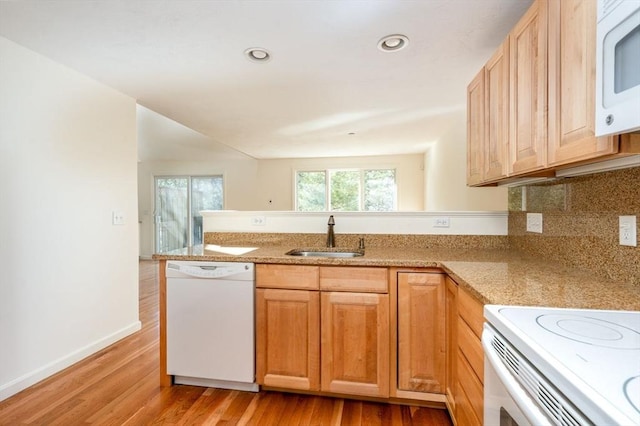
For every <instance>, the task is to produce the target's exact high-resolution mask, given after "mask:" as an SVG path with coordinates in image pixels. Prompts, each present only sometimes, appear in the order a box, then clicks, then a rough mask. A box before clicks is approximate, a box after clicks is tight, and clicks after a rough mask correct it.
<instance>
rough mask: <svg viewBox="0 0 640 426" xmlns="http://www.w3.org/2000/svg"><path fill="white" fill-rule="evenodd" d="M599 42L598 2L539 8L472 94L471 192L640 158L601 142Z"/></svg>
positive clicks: (538, 0)
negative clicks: (588, 164)
mask: <svg viewBox="0 0 640 426" xmlns="http://www.w3.org/2000/svg"><path fill="white" fill-rule="evenodd" d="M595 36H596V1H595V0H535V1H534V2H533V4H532V5H531V7H530V8H529V10H528V11H527V12H526V13H525V15H524V16H523V17H522V18H521V19H520V21H519V22H518V23H517V24H516V26H515V27H514V28H513V29H512V31H511V33H510V34H509V36H508V37H507V38H506V39H505V41H504V42H503V44H502V45H501V46H500V47H499V48H498V50H497V52H496V53H495V54H494V56H493V57H492V58H491V59H490V60H489V62H487V64H486V65H485V66H484V67H483V68H482V70H481V71H480V73H479V74H478V75H477V76H476V77H475V78H474V79H473V81H472V82H471V83H470V85H469V87H468V89H467V103H468V116H467V126H468V132H467V133H468V140H467V144H468V149H467V156H468V159H467V163H468V165H469V167H468V173H467V184H468V185H471V186H480V185H489V184H495V183H497V182H503V181H506V180H508V179H511V178H516V177H522V176H553V175H554V173H555V170H556V169H559V168H562V167H568V166H573V165H577V164H579V163H586V162H593V161H599V160H603V159H607V158H611V157H612V156H613V155H616V154H623V155H624V154H631V153H636V152H638V143H636V144H631V143H628V142H627V141H626V140H625V139H624V138H622V139H621V138H620V137H619V136H609V137H602V138H596V137H595V104H594V102H595V53H596V41H595V40H596V39H595ZM506 52H508V55H507V54H506ZM480 96H483V97H484V103H481V102H480V101H479V97H480ZM621 140H622V142H621Z"/></svg>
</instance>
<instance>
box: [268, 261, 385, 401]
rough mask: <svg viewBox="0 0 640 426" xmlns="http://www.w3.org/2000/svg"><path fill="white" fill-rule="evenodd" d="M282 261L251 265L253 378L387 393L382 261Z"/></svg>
mask: <svg viewBox="0 0 640 426" xmlns="http://www.w3.org/2000/svg"><path fill="white" fill-rule="evenodd" d="M288 268H290V266H288V265H256V286H257V287H258V288H257V290H256V293H257V297H256V321H257V327H256V330H257V331H256V332H257V336H256V352H257V353H256V378H257V382H258V383H259V384H261V385H264V386H272V387H278V388H286V389H293V390H306V391H322V392H331V393H341V394H350V395H362V396H370V397H382V398H386V397H388V396H389V296H388V294H387V293H388V270H387V268H353V267H330V266H322V267H318V266H305V267H301V266H296V267H295V268H296V269H295V272H296V273H295V274H292V275H291V276H290V275H288V274H287V270H288ZM304 268H308V269H306V270H305V269H304ZM305 271H306V272H308V275H307V274H305ZM318 271H319V273H318ZM264 287H267V288H264ZM269 287H275V288H269ZM310 288H315V289H314V290H309V289H310Z"/></svg>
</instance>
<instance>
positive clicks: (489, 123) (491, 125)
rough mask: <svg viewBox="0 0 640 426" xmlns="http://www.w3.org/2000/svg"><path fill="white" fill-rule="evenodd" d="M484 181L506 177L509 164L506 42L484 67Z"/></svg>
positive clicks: (507, 50)
mask: <svg viewBox="0 0 640 426" xmlns="http://www.w3.org/2000/svg"><path fill="white" fill-rule="evenodd" d="M484 127H485V137H484V147H483V158H484V161H483V181H485V182H486V181H495V180H497V179H500V178H504V177H506V176H507V172H508V170H507V164H508V163H509V161H508V159H509V38H507V39H505V41H504V42H503V43H502V45H500V47H499V48H498V50H497V51H496V53H495V54H494V55H493V56H492V57H491V59H489V62H487V65H485V126H484Z"/></svg>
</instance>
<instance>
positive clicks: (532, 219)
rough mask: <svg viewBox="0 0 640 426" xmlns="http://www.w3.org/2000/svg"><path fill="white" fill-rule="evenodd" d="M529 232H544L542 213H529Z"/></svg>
mask: <svg viewBox="0 0 640 426" xmlns="http://www.w3.org/2000/svg"><path fill="white" fill-rule="evenodd" d="M527 232H535V233H538V234H542V213H527Z"/></svg>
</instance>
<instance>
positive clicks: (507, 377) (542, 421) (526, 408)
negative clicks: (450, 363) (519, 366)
mask: <svg viewBox="0 0 640 426" xmlns="http://www.w3.org/2000/svg"><path fill="white" fill-rule="evenodd" d="M482 346H483V347H484V356H485V357H486V359H487V361H489V362H490V363H491V365H492V366H493V368H494V370H495V372H496V374H497V375H498V377H499V378H500V381H501V382H502V384H503V385H504V387H505V388H507V391H508V392H509V395H511V397H512V398H513V401H514V402H515V403H516V405H517V406H518V408H520V410H522V412H523V413H524V415H525V417H526V418H527V420H529V421H530V422H531V424H534V425H540V426H543V425H544V426H546V425H548V426H552V424H551V423H549V419H548V418H547V417H546V416H545V415H544V414H543V413H542V411H540V409H539V408H538V407H537V406H536V405H535V403H534V402H533V401H532V400H531V397H530V396H529V394H527V392H526V391H525V390H524V389H522V387H521V386H520V384H518V382H517V381H516V379H514V378H513V376H512V375H511V373H509V370H507V367H505V365H504V364H503V363H502V361H501V360H500V359H499V358H498V354H497V353H496V352H495V350H494V349H493V348H492V347H491V344H490V343H488V342H487V339H482Z"/></svg>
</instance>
